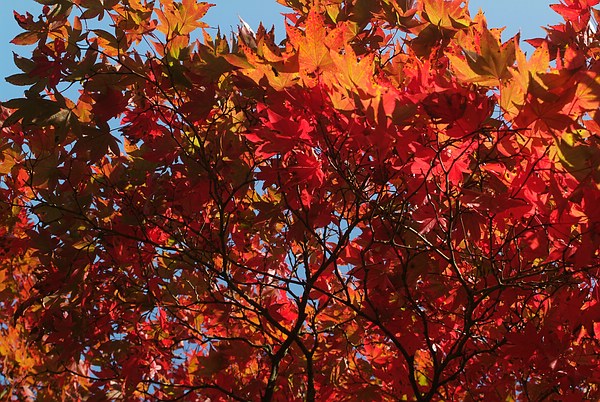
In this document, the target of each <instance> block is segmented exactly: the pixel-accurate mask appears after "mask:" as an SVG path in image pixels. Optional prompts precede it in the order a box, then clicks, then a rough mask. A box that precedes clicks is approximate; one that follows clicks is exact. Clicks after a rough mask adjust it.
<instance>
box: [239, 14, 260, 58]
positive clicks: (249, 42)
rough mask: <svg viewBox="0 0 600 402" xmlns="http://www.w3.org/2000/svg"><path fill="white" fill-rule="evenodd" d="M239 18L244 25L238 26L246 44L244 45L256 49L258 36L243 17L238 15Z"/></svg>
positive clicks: (241, 37) (240, 35)
mask: <svg viewBox="0 0 600 402" xmlns="http://www.w3.org/2000/svg"><path fill="white" fill-rule="evenodd" d="M238 18H239V19H240V22H241V24H242V25H241V26H238V32H239V37H240V39H241V41H242V42H244V44H245V45H246V46H248V47H249V48H250V49H253V50H254V49H256V34H255V33H254V31H253V30H252V28H250V25H248V23H247V22H246V21H244V20H243V19H242V17H240V16H239V15H238Z"/></svg>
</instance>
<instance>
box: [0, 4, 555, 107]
mask: <svg viewBox="0 0 600 402" xmlns="http://www.w3.org/2000/svg"><path fill="white" fill-rule="evenodd" d="M3 2H4V6H2V7H0V24H1V26H2V28H1V29H0V55H1V56H2V63H0V100H6V99H10V98H12V97H17V96H20V95H21V94H22V88H15V87H12V86H11V85H10V84H8V83H7V82H5V81H4V77H6V76H8V75H11V74H14V73H16V72H18V71H17V70H15V67H14V65H13V61H12V52H13V51H15V52H17V53H19V54H22V55H24V56H26V55H27V52H28V50H27V48H23V47H19V46H13V45H11V44H10V43H9V42H10V40H11V39H12V38H13V37H14V36H15V35H16V34H17V33H19V29H20V28H19V27H18V25H17V24H16V22H15V20H14V19H13V15H12V9H13V8H17V10H18V11H20V12H24V11H27V10H29V11H30V12H31V13H32V14H34V16H35V15H37V14H38V13H37V12H34V10H39V4H37V3H35V2H34V1H33V0H20V1H18V2H14V3H13V2H9V1H7V0H4V1H3ZM211 2H212V3H215V4H216V7H213V8H212V9H211V10H210V11H209V13H208V14H207V15H206V18H205V21H206V22H207V23H209V24H211V25H212V26H217V25H219V26H220V27H221V30H222V31H223V32H230V31H231V30H232V27H235V26H236V25H237V21H238V20H237V16H238V14H239V15H240V16H242V17H243V18H244V19H245V20H246V21H247V22H248V23H249V24H250V25H251V26H252V27H253V28H256V27H257V26H258V23H259V22H260V21H263V23H264V24H265V26H267V28H269V27H270V26H271V25H275V27H276V32H277V37H278V38H282V37H283V33H282V32H283V23H282V22H283V17H282V16H281V13H282V12H285V8H284V7H282V6H280V5H279V4H277V3H276V2H275V0H212V1H211ZM551 3H558V0H555V1H549V0H471V1H470V3H469V8H470V10H471V14H472V15H475V13H476V12H477V10H478V9H479V8H481V9H483V11H484V12H485V15H486V17H487V19H488V25H489V26H490V27H500V26H506V31H505V33H504V35H503V38H505V39H508V38H510V37H511V36H513V35H514V34H515V33H517V32H518V31H521V37H522V38H531V37H538V36H543V35H544V32H543V31H542V29H541V28H540V26H542V25H548V24H555V23H557V22H558V21H559V17H558V15H557V14H555V13H554V12H553V11H552V10H551V9H550V7H548V5H549V4H551Z"/></svg>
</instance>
